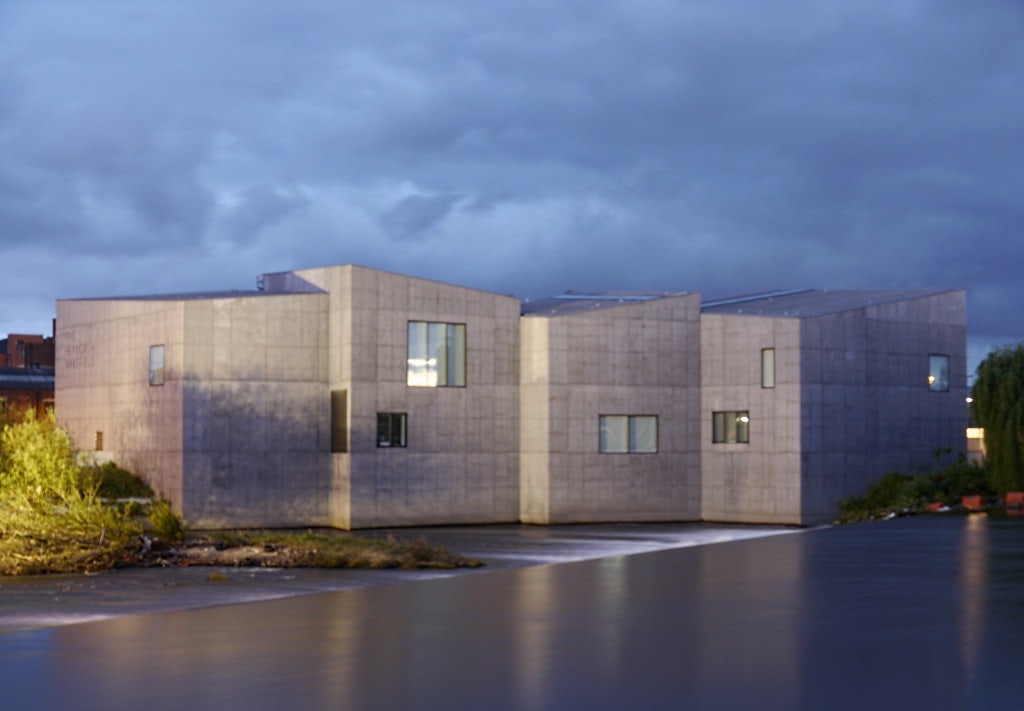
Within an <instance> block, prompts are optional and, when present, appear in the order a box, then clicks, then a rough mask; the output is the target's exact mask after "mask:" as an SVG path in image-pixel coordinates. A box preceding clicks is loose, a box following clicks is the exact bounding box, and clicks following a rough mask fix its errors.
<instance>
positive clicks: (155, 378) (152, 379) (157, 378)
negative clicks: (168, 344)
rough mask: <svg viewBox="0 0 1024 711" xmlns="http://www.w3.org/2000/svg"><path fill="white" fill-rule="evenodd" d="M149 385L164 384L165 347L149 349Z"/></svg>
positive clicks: (151, 347)
mask: <svg viewBox="0 0 1024 711" xmlns="http://www.w3.org/2000/svg"><path fill="white" fill-rule="evenodd" d="M149 384H150V385H163V384H164V347H163V346H162V345H159V346H150V347H149Z"/></svg>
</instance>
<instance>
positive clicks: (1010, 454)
mask: <svg viewBox="0 0 1024 711" xmlns="http://www.w3.org/2000/svg"><path fill="white" fill-rule="evenodd" d="M971 397H972V402H971V415H972V416H973V418H974V422H975V424H977V425H978V426H979V427H984V428H985V462H986V467H987V469H988V472H989V483H990V484H991V486H992V488H993V489H995V490H996V491H997V492H999V493H1001V494H1005V493H1006V492H1007V491H1021V490H1024V343H1020V344H1018V345H1016V346H1004V347H1002V348H998V349H996V350H994V351H992V352H991V353H989V354H988V356H987V357H986V358H985V360H983V361H982V362H981V364H980V365H979V366H978V377H977V379H976V380H975V381H974V388H973V389H972V392H971Z"/></svg>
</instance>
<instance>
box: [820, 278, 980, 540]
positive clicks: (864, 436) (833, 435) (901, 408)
mask: <svg viewBox="0 0 1024 711" xmlns="http://www.w3.org/2000/svg"><path fill="white" fill-rule="evenodd" d="M801 339H802V342H803V345H804V349H803V356H804V357H803V374H802V377H803V381H804V386H803V396H802V399H803V409H802V417H803V422H804V447H803V449H804V479H803V498H804V515H805V518H806V519H807V521H809V522H818V521H823V520H829V519H830V518H832V517H834V516H835V514H836V513H837V511H838V508H837V506H838V503H839V501H840V500H841V499H842V498H844V497H845V496H848V495H851V494H861V493H863V492H864V491H865V490H866V488H867V487H868V485H869V484H870V483H871V482H873V481H875V480H877V479H879V478H881V477H882V476H884V475H885V474H887V473H889V472H892V471H898V472H902V473H913V472H923V471H930V470H932V469H933V468H934V467H935V466H936V460H935V453H936V451H937V450H939V449H943V448H949V449H951V450H952V452H953V453H954V454H955V453H958V452H962V451H964V450H965V447H966V439H965V429H966V427H967V419H968V418H967V414H968V413H967V405H966V402H965V399H966V397H967V384H966V383H967V378H966V367H967V366H966V294H965V293H964V292H963V291H950V292H945V293H942V294H938V295H935V296H930V297H927V298H920V299H913V300H907V301H900V302H896V303H891V304H885V305H880V306H873V307H870V308H867V309H863V310H858V311H850V312H845V313H842V314H837V315H831V316H821V317H817V318H809V319H805V320H804V321H803V322H802V324H801ZM930 354H937V355H948V356H949V359H950V373H949V379H950V389H949V391H948V392H932V391H930V390H929V388H928V382H927V376H928V356H929V355H930ZM944 461H949V459H948V458H946V459H945V460H944Z"/></svg>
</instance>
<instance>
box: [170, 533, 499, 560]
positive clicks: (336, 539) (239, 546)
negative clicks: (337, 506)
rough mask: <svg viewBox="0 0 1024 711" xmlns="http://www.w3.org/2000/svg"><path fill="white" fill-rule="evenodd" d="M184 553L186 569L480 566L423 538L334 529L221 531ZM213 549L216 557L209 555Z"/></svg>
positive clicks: (205, 536)
mask: <svg viewBox="0 0 1024 711" xmlns="http://www.w3.org/2000/svg"><path fill="white" fill-rule="evenodd" d="M188 543H189V545H188V546H187V547H186V548H184V549H183V550H181V551H180V554H181V555H182V556H183V558H184V560H183V564H186V565H224V564H228V565H247V566H264V567H286V568H295V567H306V568H370V569H382V568H400V569H403V570H423V569H434V570H449V569H453V568H475V567H478V566H480V565H481V563H479V562H478V561H475V560H471V559H469V558H466V557H464V556H461V555H459V554H457V553H452V552H450V551H447V550H445V549H443V548H439V547H436V546H432V545H430V543H428V542H427V540H426V539H424V538H422V537H421V538H417V539H414V540H411V541H402V540H398V539H396V538H394V537H393V536H388V537H387V538H383V539H382V538H374V537H364V536H356V535H352V534H348V533H344V532H341V531H335V530H333V529H320V530H307V531H303V532H297V531H267V530H246V531H218V532H209V533H205V534H202V535H199V536H196V537H193V538H191V539H190V540H189V542H188ZM210 548H212V549H213V551H215V553H211V552H210V550H209V549H210Z"/></svg>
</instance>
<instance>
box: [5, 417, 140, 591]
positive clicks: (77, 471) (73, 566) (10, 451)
mask: <svg viewBox="0 0 1024 711" xmlns="http://www.w3.org/2000/svg"><path fill="white" fill-rule="evenodd" d="M97 490H98V482H97V481H96V480H95V479H94V478H92V477H88V476H83V473H82V469H81V467H80V466H79V465H78V464H77V461H76V454H75V452H74V450H73V448H72V446H71V442H70V440H69V438H68V436H67V433H66V432H64V430H62V429H60V428H59V427H57V426H56V423H55V422H54V420H53V417H52V416H51V417H49V418H44V419H41V420H35V419H31V420H25V421H23V422H18V423H15V424H8V425H6V426H5V427H4V428H3V430H2V432H0V574H22V573H48V572H81V571H87V570H97V569H103V568H109V567H111V566H113V565H116V564H117V563H118V562H120V561H121V560H123V559H124V558H125V556H127V555H129V554H130V551H131V550H132V549H133V548H134V544H135V542H136V541H137V538H138V535H139V533H140V532H141V528H140V527H139V526H138V525H137V524H135V523H134V522H133V521H131V520H130V519H129V518H128V517H126V516H124V515H123V514H122V513H121V512H119V511H118V510H116V509H113V508H109V507H107V506H104V505H103V502H102V501H101V500H100V498H99V496H98V494H97Z"/></svg>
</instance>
